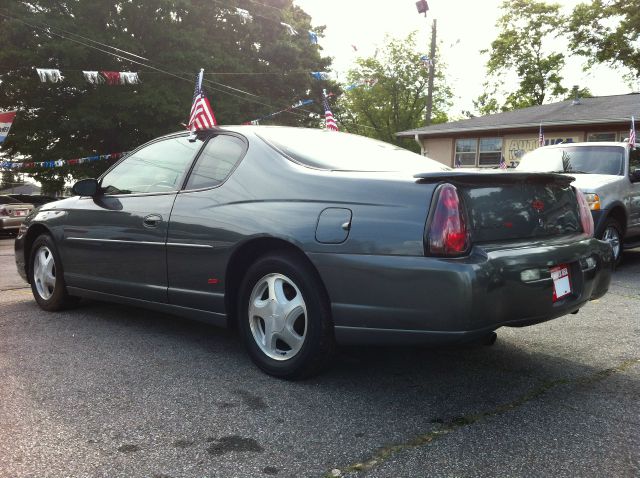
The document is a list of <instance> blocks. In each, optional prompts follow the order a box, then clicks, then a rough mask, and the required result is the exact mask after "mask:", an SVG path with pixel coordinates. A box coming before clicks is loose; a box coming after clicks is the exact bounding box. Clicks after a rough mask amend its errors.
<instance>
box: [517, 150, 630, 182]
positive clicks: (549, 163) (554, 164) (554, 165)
mask: <svg viewBox="0 0 640 478" xmlns="http://www.w3.org/2000/svg"><path fill="white" fill-rule="evenodd" d="M624 153H625V147H624V146H596V145H594V146H567V147H564V148H538V149H536V150H534V151H531V152H530V153H527V154H525V155H524V156H523V157H522V160H521V161H520V164H519V165H518V167H517V169H518V171H530V172H556V173H575V174H609V175H618V176H619V175H623V174H624Z"/></svg>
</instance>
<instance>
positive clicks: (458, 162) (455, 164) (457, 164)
mask: <svg viewBox="0 0 640 478" xmlns="http://www.w3.org/2000/svg"><path fill="white" fill-rule="evenodd" d="M453 167H454V168H461V167H462V160H461V159H460V156H458V155H456V159H455V161H454V162H453Z"/></svg>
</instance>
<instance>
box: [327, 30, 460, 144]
mask: <svg viewBox="0 0 640 478" xmlns="http://www.w3.org/2000/svg"><path fill="white" fill-rule="evenodd" d="M415 36H416V34H415V32H414V33H411V34H409V35H408V36H407V38H405V39H389V40H388V41H387V44H386V46H385V48H384V49H383V50H380V51H379V52H378V54H377V55H375V56H373V57H369V58H361V59H358V60H357V62H356V66H355V68H353V69H352V70H350V71H349V73H348V83H349V84H355V85H363V86H359V87H356V88H354V89H351V90H349V91H347V92H345V93H344V95H343V96H342V97H341V99H340V101H339V102H338V106H339V110H338V113H337V116H338V117H339V120H340V122H341V123H342V128H343V129H344V130H346V131H349V132H351V133H357V134H361V135H364V136H369V137H372V138H376V139H380V140H382V141H386V142H389V143H395V144H398V145H402V146H404V147H408V148H411V149H413V150H417V149H419V147H418V145H417V144H415V142H413V141H411V142H409V143H407V141H406V140H404V139H402V138H397V137H396V135H395V134H396V133H397V132H399V131H405V130H408V129H413V128H418V127H420V126H423V125H424V121H425V112H426V104H427V84H428V79H429V71H428V69H427V68H425V67H424V66H423V65H422V64H421V62H420V57H421V53H420V52H419V51H418V50H417V48H416V40H415ZM445 67H446V65H445V64H444V63H443V62H442V61H441V60H439V59H438V62H437V65H436V68H437V69H436V81H435V85H434V94H433V110H432V118H431V122H432V123H433V124H435V123H443V122H445V121H447V119H448V118H447V113H446V111H447V110H448V109H449V108H450V106H451V97H452V92H451V89H450V88H449V87H448V86H447V84H446V80H445V75H444V70H445ZM367 82H370V83H371V82H372V83H374V84H373V85H372V86H367V85H366V83H367Z"/></svg>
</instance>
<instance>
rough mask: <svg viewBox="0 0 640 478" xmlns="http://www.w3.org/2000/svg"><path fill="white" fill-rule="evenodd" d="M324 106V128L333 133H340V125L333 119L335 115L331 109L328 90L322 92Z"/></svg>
mask: <svg viewBox="0 0 640 478" xmlns="http://www.w3.org/2000/svg"><path fill="white" fill-rule="evenodd" d="M322 105H323V106H324V127H325V128H326V129H330V130H331V131H338V123H336V120H335V119H334V118H333V113H332V112H331V109H330V108H329V100H328V99H327V90H322Z"/></svg>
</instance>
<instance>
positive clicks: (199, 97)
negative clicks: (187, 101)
mask: <svg viewBox="0 0 640 478" xmlns="http://www.w3.org/2000/svg"><path fill="white" fill-rule="evenodd" d="M203 76H204V69H201V70H200V73H198V76H197V77H196V88H195V91H194V92H193V104H192V105H191V113H190V114H189V124H188V126H187V129H189V131H191V132H194V131H199V130H201V129H207V128H213V127H214V126H217V125H218V122H217V121H216V117H215V116H214V115H213V110H212V109H211V105H210V104H209V100H208V99H207V97H206V96H205V95H204V91H203V90H202V77H203Z"/></svg>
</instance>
